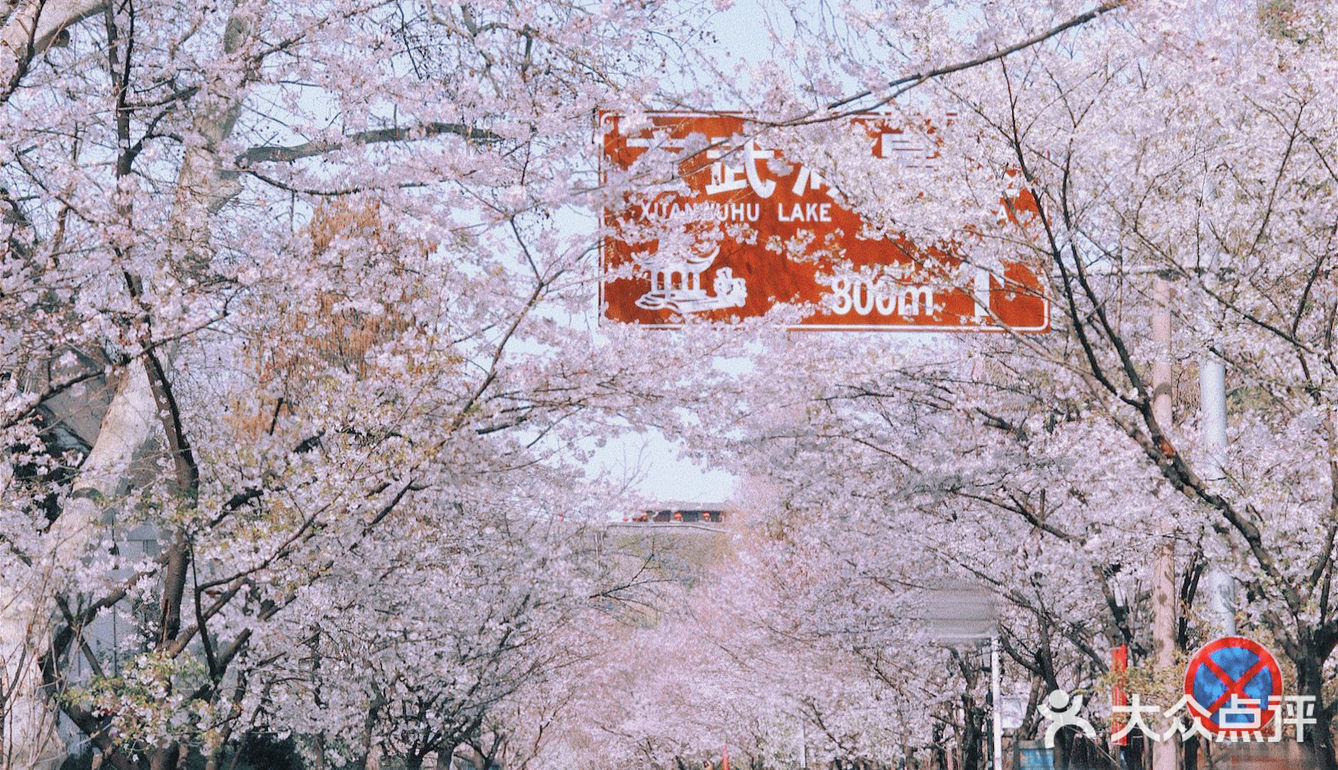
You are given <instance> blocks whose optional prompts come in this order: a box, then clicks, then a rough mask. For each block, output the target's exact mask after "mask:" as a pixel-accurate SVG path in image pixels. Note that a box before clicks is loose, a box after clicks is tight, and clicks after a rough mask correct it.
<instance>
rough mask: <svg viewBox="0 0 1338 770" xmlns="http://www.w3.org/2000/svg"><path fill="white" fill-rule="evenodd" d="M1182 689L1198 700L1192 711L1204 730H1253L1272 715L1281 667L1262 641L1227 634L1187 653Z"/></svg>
mask: <svg viewBox="0 0 1338 770" xmlns="http://www.w3.org/2000/svg"><path fill="white" fill-rule="evenodd" d="M1185 695H1187V696H1189V697H1190V698H1193V699H1194V702H1195V703H1197V704H1198V705H1199V707H1200V708H1199V710H1198V711H1199V713H1196V714H1192V716H1193V718H1195V719H1197V720H1198V722H1199V724H1200V725H1201V726H1202V727H1203V729H1205V730H1207V731H1208V732H1211V733H1222V732H1229V733H1240V732H1257V731H1260V730H1262V729H1263V727H1264V725H1266V724H1268V723H1269V721H1271V720H1272V719H1273V716H1274V714H1275V712H1276V711H1277V708H1278V704H1279V703H1280V701H1281V699H1282V671H1281V670H1280V669H1279V668H1278V662H1277V660H1276V659H1275V658H1274V657H1273V655H1272V653H1270V652H1269V651H1268V650H1266V649H1264V647H1263V645H1261V644H1259V643H1258V642H1255V641H1252V640H1250V639H1246V638H1245V637H1242V636H1226V637H1223V638H1221V639H1215V640H1213V641H1211V642H1209V643H1207V644H1205V645H1204V646H1203V647H1202V648H1200V649H1199V651H1198V652H1196V653H1194V657H1192V658H1190V659H1189V665H1188V666H1186V667H1185Z"/></svg>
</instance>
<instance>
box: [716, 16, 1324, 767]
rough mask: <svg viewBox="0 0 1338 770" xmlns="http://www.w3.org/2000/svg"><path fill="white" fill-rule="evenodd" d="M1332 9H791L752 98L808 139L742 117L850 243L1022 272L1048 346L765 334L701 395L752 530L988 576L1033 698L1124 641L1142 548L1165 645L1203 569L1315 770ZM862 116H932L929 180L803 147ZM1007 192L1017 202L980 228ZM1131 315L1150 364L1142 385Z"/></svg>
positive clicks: (1195, 613) (929, 571) (849, 553)
mask: <svg viewBox="0 0 1338 770" xmlns="http://www.w3.org/2000/svg"><path fill="white" fill-rule="evenodd" d="M1333 23H1334V18H1333V15H1332V9H1331V8H1329V7H1328V6H1326V5H1325V4H1320V3H1306V2H1267V3H1259V4H1257V5H1251V6H1250V7H1249V8H1247V9H1245V10H1244V11H1243V12H1242V10H1241V9H1239V8H1236V7H1234V6H1233V7H1231V8H1227V7H1216V6H1214V5H1213V4H1209V3H1184V4H1143V3H1128V4H1125V3H1108V4H1098V5H1089V4H1082V3H1054V4H1047V5H1046V6H1044V7H1039V6H1034V5H1033V6H1027V7H1025V8H1023V7H1013V6H1008V7H1003V6H993V5H991V6H982V7H972V8H970V9H967V8H964V7H958V6H957V5H956V4H953V3H943V4H937V3H929V4H921V5H915V6H898V7H897V8H895V9H887V10H881V9H880V10H874V11H869V10H867V9H864V10H851V11H850V12H849V13H847V14H845V15H844V16H841V15H839V14H837V15H834V16H821V17H809V16H805V15H804V14H802V13H801V12H798V11H797V12H796V13H795V14H794V19H793V24H794V25H796V27H797V28H798V29H799V30H800V32H798V33H796V34H794V35H793V36H788V37H786V38H785V39H783V40H781V41H779V44H780V45H783V46H788V48H786V49H785V51H786V55H785V56H782V57H778V58H777V59H776V61H775V63H772V64H770V65H767V68H766V73H767V75H768V77H769V78H770V81H771V82H773V83H775V84H776V85H775V86H774V88H773V89H772V90H770V91H768V92H767V97H768V98H767V100H766V101H765V102H760V103H757V104H756V105H755V106H756V109H757V110H758V112H759V114H764V115H767V116H769V117H770V118H772V119H773V122H774V123H775V124H777V125H778V126H784V125H785V124H789V125H791V126H794V125H795V124H799V123H809V122H818V123H823V124H826V125H823V127H822V128H821V129H818V130H811V129H795V130H793V131H790V130H785V129H783V128H780V127H778V128H774V129H769V130H770V131H771V133H770V134H767V133H766V130H764V129H765V124H761V126H760V127H759V131H763V133H764V135H768V136H771V135H774V137H775V139H774V141H775V143H777V144H782V143H783V144H784V145H785V147H786V150H787V154H788V155H793V156H795V157H798V158H800V159H802V160H804V162H805V163H813V164H817V165H816V166H815V167H817V168H820V169H822V173H823V175H824V178H826V179H828V180H829V181H830V182H831V183H832V186H833V188H834V189H835V190H837V191H838V192H837V194H838V195H840V196H841V198H842V199H843V200H844V201H845V202H846V203H847V204H848V205H852V206H855V207H857V208H858V209H859V210H860V211H861V213H862V215H863V216H864V217H865V218H866V220H867V221H869V222H871V223H872V224H873V227H874V228H875V229H876V231H878V232H895V233H903V234H905V235H906V236H908V237H909V238H910V239H911V240H913V241H915V242H919V243H955V244H958V245H959V246H960V251H961V252H962V253H963V254H965V255H967V257H968V260H969V261H968V264H970V265H971V267H972V268H973V269H974V268H975V267H984V268H987V269H991V270H995V271H997V270H999V262H998V260H999V258H1000V257H1006V256H1008V255H1019V254H1022V255H1025V254H1033V255H1037V256H1039V257H1041V258H1042V259H1043V263H1044V264H1046V265H1047V266H1048V268H1047V269H1048V277H1049V279H1048V286H1047V291H1048V294H1049V296H1050V298H1051V301H1052V311H1053V326H1054V330H1053V331H1052V332H1051V333H1050V334H1048V335H1044V336H1021V335H1009V334H1003V335H997V336H976V337H956V338H946V337H944V338H935V339H933V340H932V341H925V342H923V343H916V342H906V341H905V340H904V339H896V340H888V339H880V340H868V339H857V340H850V341H847V342H840V343H838V342H832V341H830V340H828V339H823V340H822V341H821V342H814V341H813V340H810V339H800V340H790V341H776V342H775V343H774V344H773V346H772V348H771V349H770V350H769V351H768V353H769V356H770V358H768V359H767V361H766V362H765V363H763V364H761V365H759V367H758V374H759V376H757V377H755V378H753V379H750V380H749V381H748V385H747V386H745V387H741V388H739V389H738V390H736V391H731V397H730V398H729V399H726V402H727V403H728V405H729V406H728V407H727V408H726V409H725V410H723V411H722V414H724V413H730V414H731V416H734V417H736V418H737V417H739V416H741V417H742V419H743V420H744V421H745V425H746V427H745V428H743V429H741V430H739V431H737V432H733V433H731V434H729V435H727V436H725V437H723V438H724V441H722V440H721V437H720V436H714V437H713V436H709V435H707V434H705V433H703V436H702V440H703V442H704V443H703V446H712V447H714V450H713V451H712V452H711V456H714V457H717V458H731V459H733V460H735V461H736V463H737V467H738V468H739V469H741V470H742V471H744V472H748V473H752V474H755V475H757V476H760V477H765V478H768V479H771V480H772V482H773V483H775V484H777V485H778V486H779V487H780V489H781V490H782V491H781V493H780V494H779V495H778V500H779V501H778V503H777V505H776V507H775V508H774V514H773V515H774V516H775V517H776V518H777V519H779V520H786V519H790V518H794V519H797V520H799V521H801V522H805V525H804V526H805V528H806V529H805V530H802V531H807V530H811V529H816V530H817V531H819V532H821V531H822V530H823V529H824V528H826V529H830V530H832V531H833V533H834V534H832V535H831V536H830V537H829V538H827V540H828V541H829V542H828V543H827V545H826V547H825V549H824V550H823V553H826V554H830V555H831V556H832V558H835V559H837V560H838V561H844V562H845V564H846V565H847V566H846V567H845V568H846V569H847V570H848V573H847V574H848V575H849V576H850V578H851V579H858V580H862V581H864V583H865V584H866V585H869V584H873V585H876V584H877V583H878V582H879V581H885V582H888V583H889V584H890V585H897V584H899V583H898V582H897V581H908V582H910V583H912V584H915V585H920V584H923V582H924V579H925V578H926V577H927V576H932V575H934V574H939V573H942V572H943V571H948V572H950V573H952V574H954V575H956V576H958V577H961V578H970V579H973V580H976V581H978V582H981V583H983V584H985V585H989V586H993V587H994V589H995V590H996V591H997V592H998V594H999V595H1000V597H1001V598H1002V599H1003V600H1005V602H1006V604H1007V606H1006V608H1005V611H1004V614H1003V617H1004V623H1003V633H1004V636H1005V642H1006V646H1007V648H1008V651H1009V653H1010V657H1011V658H1012V659H1013V662H1014V663H1015V664H1019V665H1021V666H1022V667H1023V668H1025V669H1027V670H1029V673H1030V674H1031V675H1033V676H1035V677H1036V678H1037V679H1038V680H1039V681H1041V682H1042V683H1043V684H1044V685H1046V686H1047V687H1053V686H1060V687H1073V686H1079V685H1084V686H1091V685H1093V684H1095V683H1096V682H1097V681H1098V679H1097V677H1098V675H1099V674H1101V673H1102V671H1103V670H1104V668H1105V661H1104V656H1105V647H1106V646H1107V645H1110V644H1118V643H1122V642H1127V643H1130V644H1131V645H1132V646H1133V649H1134V651H1135V654H1136V656H1137V655H1140V654H1146V652H1147V651H1148V650H1150V648H1151V639H1150V638H1149V630H1148V625H1149V623H1148V615H1149V599H1150V591H1151V587H1152V575H1151V572H1150V567H1151V564H1152V561H1153V554H1154V553H1155V550H1156V548H1157V547H1158V546H1159V545H1160V544H1161V543H1163V542H1171V543H1173V544H1174V546H1175V549H1176V562H1177V574H1178V575H1179V576H1180V578H1181V580H1180V585H1179V588H1180V591H1181V594H1182V600H1183V605H1184V606H1185V607H1188V608H1190V609H1189V611H1188V612H1187V614H1186V615H1185V616H1184V617H1183V618H1182V620H1181V623H1180V631H1179V634H1178V637H1179V639H1178V641H1179V643H1180V644H1181V645H1182V646H1188V648H1190V649H1192V648H1193V647H1194V646H1195V645H1196V644H1197V643H1199V642H1200V641H1203V640H1206V638H1209V636H1210V635H1211V634H1212V633H1213V629H1212V623H1211V622H1208V621H1207V620H1206V619H1205V618H1204V616H1203V614H1202V610H1201V605H1202V604H1204V603H1205V602H1204V601H1203V600H1202V599H1199V601H1198V602H1197V603H1196V602H1195V599H1196V597H1197V596H1200V595H1201V594H1202V589H1199V588H1198V583H1199V578H1200V576H1201V575H1202V574H1203V572H1204V570H1205V568H1206V565H1208V564H1214V565H1218V566H1220V567H1222V568H1224V569H1225V570H1226V571H1227V572H1229V573H1230V574H1232V575H1233V576H1234V577H1235V578H1236V580H1237V581H1238V582H1239V585H1240V590H1239V596H1240V598H1241V599H1242V600H1243V601H1242V602H1241V604H1240V605H1239V606H1238V608H1237V622H1238V623H1239V625H1240V627H1241V629H1242V631H1244V632H1246V633H1249V634H1251V635H1256V636H1260V637H1262V638H1264V639H1267V640H1269V641H1270V643H1272V644H1275V645H1276V647H1277V648H1278V649H1279V650H1281V651H1282V652H1283V653H1284V655H1285V657H1286V658H1287V659H1288V661H1289V662H1290V666H1291V672H1290V673H1289V675H1288V676H1289V682H1288V687H1289V688H1292V687H1294V688H1295V691H1296V692H1299V693H1301V694H1304V695H1309V696H1312V697H1315V698H1316V699H1317V700H1318V702H1319V707H1318V709H1317V712H1316V717H1317V719H1318V721H1319V729H1318V730H1317V731H1316V733H1315V734H1314V746H1315V749H1316V751H1317V754H1318V757H1319V761H1320V763H1321V766H1323V767H1333V766H1334V765H1335V761H1334V752H1333V745H1332V741H1333V737H1332V719H1333V714H1334V708H1335V704H1334V703H1333V700H1332V691H1331V683H1332V679H1333V672H1334V661H1333V657H1332V653H1333V649H1334V646H1335V644H1336V643H1338V634H1336V633H1335V632H1336V631H1338V626H1335V622H1338V621H1336V619H1335V608H1334V607H1333V603H1332V585H1331V583H1332V572H1333V569H1334V566H1333V565H1334V560H1333V543H1334V539H1333V538H1332V537H1331V532H1332V530H1333V527H1332V521H1333V510H1334V509H1333V500H1334V499H1335V497H1334V495H1333V490H1334V489H1335V488H1336V487H1335V484H1338V481H1335V479H1338V477H1335V475H1334V470H1333V468H1334V466H1333V463H1332V458H1333V454H1334V451H1335V450H1334V444H1333V437H1334V430H1335V423H1334V412H1333V403H1332V399H1331V398H1330V397H1329V393H1330V391H1331V387H1330V385H1331V379H1332V376H1333V373H1334V370H1333V368H1332V366H1331V359H1332V355H1333V353H1332V349H1333V348H1332V334H1331V330H1332V322H1333V312H1332V309H1333V307H1334V298H1333V297H1332V296H1331V294H1332V293H1331V291H1330V287H1331V284H1332V281H1331V280H1329V279H1330V263H1331V255H1332V236H1333V233H1334V225H1333V218H1332V215H1331V212H1332V208H1333V207H1332V201H1331V200H1330V196H1331V195H1332V191H1333V189H1334V182H1335V178H1334V176H1333V173H1332V166H1333V161H1332V155H1333V147H1334V139H1335V137H1334V135H1333V131H1332V126H1333V125H1334V120H1333V117H1334V114H1333V110H1334V107H1335V104H1334V102H1333V93H1332V89H1331V88H1328V87H1326V86H1325V85H1324V84H1325V83H1326V82H1327V79H1328V78H1329V74H1330V73H1331V71H1332V68H1333V61H1334V50H1333V48H1332V35H1331V34H1327V33H1328V31H1330V30H1331V29H1332V25H1333ZM819 39H820V40H822V41H823V44H822V45H821V46H813V47H812V48H810V46H811V44H812V42H813V41H814V40H819ZM819 49H821V50H822V51H823V52H824V53H823V55H822V56H818V55H816V54H813V55H809V54H808V52H809V51H817V50H819ZM828 51H837V52H839V53H836V54H831V55H829V54H828V53H827V52H828ZM889 73H892V74H894V75H896V77H890V76H889ZM899 73H911V74H909V75H907V76H906V77H904V78H903V77H900V74H899ZM852 79H853V80H856V81H858V82H860V83H865V84H868V88H867V90H865V91H864V92H863V93H858V91H859V89H858V88H856V89H852V88H850V87H849V86H848V83H849V82H850V80H852ZM852 93H858V95H856V96H851V94H852ZM877 107H882V108H886V109H890V110H892V111H893V114H897V113H903V114H906V115H907V123H908V125H909V124H914V123H915V120H918V116H922V115H925V114H941V115H948V114H951V115H952V117H951V119H944V120H943V121H941V122H939V123H936V124H935V130H934V133H933V135H932V136H925V137H924V141H925V142H926V143H927V144H928V145H929V146H933V147H934V148H935V149H936V152H937V157H938V161H937V164H936V165H933V166H932V167H925V168H913V167H912V168H894V167H890V166H889V165H888V164H882V165H880V164H879V162H878V161H877V160H875V159H868V158H863V157H858V156H851V155H838V154H834V153H825V152H824V147H823V145H822V144H821V143H818V142H815V141H814V137H816V136H819V135H822V133H823V132H825V133H826V134H827V135H830V134H831V133H832V129H831V128H830V125H829V124H831V123H832V119H833V118H834V117H839V116H840V114H841V113H843V112H845V111H852V110H860V109H872V108H877ZM796 115H798V116H800V117H798V118H796ZM787 136H789V137H795V136H797V137H798V138H786V137H787ZM806 148H807V149H806ZM806 152H807V154H805V153H806ZM833 158H836V159H833ZM1019 195H1029V196H1032V197H1034V199H1035V201H1036V203H1037V212H1038V213H1037V214H1036V215H1034V216H1027V215H1026V214H1025V212H1013V213H1014V214H1015V215H1016V216H1007V215H1005V212H1003V211H1001V209H1002V208H1003V205H1002V203H1001V202H1002V201H1004V200H1007V199H1010V198H1015V196H1019ZM1159 284H1161V285H1167V286H1169V288H1170V295H1169V296H1170V300H1169V301H1168V300H1167V299H1166V298H1165V297H1164V296H1163V295H1162V294H1161V293H1160V292H1159V289H1158V286H1159ZM1159 314H1165V315H1167V316H1169V317H1170V319H1171V320H1172V322H1173V328H1174V337H1173V339H1172V340H1171V348H1170V349H1171V354H1170V355H1171V356H1172V358H1173V363H1174V364H1177V365H1178V369H1179V374H1178V375H1176V376H1174V377H1173V378H1172V379H1171V380H1169V381H1166V382H1160V383H1159V382H1156V381H1155V380H1154V375H1153V370H1154V368H1155V365H1156V363H1157V361H1158V359H1160V358H1163V357H1164V356H1165V355H1166V354H1165V353H1163V347H1162V345H1161V344H1160V343H1158V342H1157V341H1156V339H1155V335H1154V328H1153V327H1154V323H1153V322H1154V320H1155V319H1156V316H1157V315H1159ZM1212 363H1224V364H1225V366H1226V369H1227V372H1228V382H1229V384H1230V390H1229V392H1228V404H1229V408H1228V411H1229V417H1230V428H1229V436H1230V444H1229V449H1228V450H1227V451H1225V452H1222V451H1220V450H1217V449H1215V448H1214V447H1213V446H1212V444H1211V443H1210V442H1207V441H1204V440H1203V439H1202V438H1201V437H1200V431H1201V428H1202V427H1203V420H1204V418H1202V417H1201V415H1200V413H1199V412H1200V410H1199V398H1198V396H1199V393H1198V388H1197V387H1196V386H1195V383H1194V374H1195V373H1196V370H1197V369H1198V368H1200V367H1201V366H1205V365H1208V364H1212ZM1158 388H1169V389H1171V390H1172V391H1173V393H1172V396H1173V398H1174V401H1175V412H1176V416H1175V419H1174V420H1173V421H1171V422H1168V421H1167V420H1166V418H1165V417H1164V416H1161V415H1159V414H1158V413H1157V411H1156V410H1155V409H1154V401H1155V397H1156V395H1157V393H1156V392H1155V391H1156V390H1157V389H1158ZM808 522H818V523H813V524H809V523H808ZM809 536H810V537H816V535H809ZM852 593H853V594H854V595H855V596H865V595H867V594H868V590H862V591H858V592H854V591H852ZM853 604H854V600H853V599H852V606H853ZM1196 606H1197V607H1200V609H1194V608H1195V607H1196Z"/></svg>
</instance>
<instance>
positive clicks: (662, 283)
mask: <svg viewBox="0 0 1338 770" xmlns="http://www.w3.org/2000/svg"><path fill="white" fill-rule="evenodd" d="M600 124H601V129H602V130H603V132H604V133H603V141H604V167H603V171H604V178H605V180H606V181H607V179H608V176H609V173H610V171H612V170H614V169H618V170H627V169H629V168H631V167H632V165H633V163H634V162H636V161H637V159H639V158H641V157H642V156H643V155H644V154H645V153H647V152H650V151H657V152H667V153H671V154H672V155H671V157H673V158H674V159H675V162H676V163H677V169H678V179H676V180H674V183H673V184H667V185H661V186H659V188H658V190H659V191H658V192H652V193H647V194H645V195H641V196H638V197H636V198H635V199H628V200H627V201H626V202H625V205H623V206H621V207H615V208H612V209H606V210H605V211H604V212H603V223H604V225H605V228H606V233H607V235H606V237H605V238H604V241H603V244H602V247H603V248H602V257H603V266H604V270H605V275H606V279H605V281H604V283H603V284H602V289H601V298H600V299H601V304H602V306H603V318H605V319H607V320H610V321H616V322H623V323H635V324H640V325H644V326H651V327H672V326H678V325H681V324H682V323H684V322H686V321H687V320H688V319H693V318H700V319H706V320H713V321H728V320H733V319H741V318H746V317H755V316H760V315H763V314H765V313H766V312H767V311H769V310H771V309H772V308H773V307H775V306H777V305H780V304H787V305H796V306H800V307H802V308H804V310H803V313H804V316H803V318H802V320H801V321H800V322H799V323H798V325H797V326H798V327H799V328H823V329H849V330H876V329H884V330H887V329H890V330H905V331H914V330H923V331H1003V330H1005V329H1007V330H1011V331H1016V332H1026V333H1040V332H1046V331H1049V329H1050V305H1049V301H1048V298H1047V294H1046V290H1045V284H1044V281H1043V280H1042V278H1041V275H1042V271H1041V269H1040V268H1039V266H1038V265H1036V264H1035V263H1033V262H1028V261H1027V260H1026V259H1023V258H1022V257H1021V256H1019V257H1018V258H1017V259H1014V260H1011V261H1010V260H1003V261H1002V262H1001V263H999V266H998V267H996V268H994V269H990V268H987V267H984V266H980V267H974V266H971V265H968V266H966V269H963V264H964V262H965V260H964V258H963V256H962V254H961V251H962V250H963V248H964V247H962V246H959V245H953V244H947V243H942V244H932V245H923V244H913V243H911V242H909V241H908V240H906V239H905V238H886V237H882V236H876V235H871V234H869V232H868V229H867V228H866V224H865V222H864V221H862V220H861V218H860V217H859V215H858V214H856V213H855V212H853V211H851V210H849V209H848V208H846V207H844V206H843V205H841V203H840V202H839V201H838V200H837V198H836V197H835V196H834V195H833V192H832V190H831V188H830V187H829V186H828V185H827V183H826V181H825V180H824V179H823V178H822V176H821V174H820V173H818V172H817V171H815V170H814V169H810V168H807V167H805V166H803V165H801V164H799V163H789V162H787V161H785V159H784V158H783V157H781V154H780V152H779V151H777V150H775V149H772V148H768V147H765V146H763V145H762V144H760V143H759V142H758V140H756V139H752V138H749V134H748V128H749V127H748V122H747V120H746V119H745V118H744V117H743V116H741V115H733V114H695V113H669V112H665V113H653V114H651V115H649V116H648V118H647V121H645V122H643V123H642V125H641V127H639V128H637V129H636V130H629V129H627V128H626V125H627V119H626V118H625V117H623V116H621V115H617V114H613V113H605V114H603V115H601V119H600ZM851 124H852V125H854V126H858V127H860V128H862V129H863V131H864V133H866V134H867V136H868V146H869V148H870V153H871V154H872V155H873V156H874V157H875V158H878V159H880V162H886V163H889V164H895V163H906V164H926V163H931V162H932V161H933V158H934V157H935V150H934V149H933V147H932V146H929V147H925V146H923V144H924V141H925V138H926V137H929V136H932V131H925V132H909V131H905V130H904V129H903V128H900V127H897V126H895V125H893V124H892V123H890V122H889V119H888V118H887V117H886V116H879V115H862V116H857V117H855V118H852V119H851ZM1008 203H1009V204H1010V205H1008V206H1003V205H1002V201H1001V210H1006V211H1007V212H1008V213H1007V216H1008V217H1009V218H1010V219H1012V220H1014V221H1015V217H1014V214H1015V212H1017V211H1028V210H1030V211H1035V204H1034V202H1033V201H1032V200H1031V199H1030V196H1023V197H1022V198H1019V199H1015V200H1012V201H1009V202H1008Z"/></svg>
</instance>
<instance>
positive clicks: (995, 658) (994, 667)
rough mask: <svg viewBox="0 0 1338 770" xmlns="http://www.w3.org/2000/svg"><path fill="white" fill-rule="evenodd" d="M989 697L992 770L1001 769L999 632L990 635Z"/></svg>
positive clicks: (1001, 733)
mask: <svg viewBox="0 0 1338 770" xmlns="http://www.w3.org/2000/svg"><path fill="white" fill-rule="evenodd" d="M990 697H991V699H992V700H993V701H994V718H993V719H992V720H990V721H992V722H993V723H994V770H1003V721H1002V716H1003V715H1002V713H1001V712H1002V711H1003V709H1002V708H1001V706H1002V703H1003V701H1002V700H1001V699H1000V698H1001V696H1000V694H999V634H998V632H997V631H996V632H995V634H994V636H991V637H990Z"/></svg>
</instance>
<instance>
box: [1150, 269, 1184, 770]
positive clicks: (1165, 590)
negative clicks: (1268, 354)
mask: <svg viewBox="0 0 1338 770" xmlns="http://www.w3.org/2000/svg"><path fill="white" fill-rule="evenodd" d="M1152 294H1153V297H1152V300H1153V305H1154V306H1153V309H1152V339H1153V344H1154V345H1155V346H1156V357H1155V358H1154V359H1153V363H1152V416H1153V418H1155V420H1156V422H1157V425H1158V426H1160V428H1161V430H1162V432H1163V433H1169V432H1170V429H1171V420H1172V418H1173V417H1174V415H1173V414H1172V412H1171V285H1170V284H1169V283H1168V282H1167V281H1166V278H1165V277H1164V276H1162V275H1157V276H1156V277H1155V278H1154V279H1153V284H1152ZM1172 534H1173V532H1172V528H1171V525H1170V522H1168V521H1166V520H1165V519H1163V520H1162V521H1161V522H1160V523H1159V526H1158V527H1157V539H1158V543H1157V553H1156V556H1155V558H1154V560H1153V567H1152V651H1153V652H1152V655H1153V664H1154V665H1155V666H1156V667H1157V668H1158V669H1159V670H1162V671H1164V670H1166V669H1169V668H1170V667H1171V666H1172V665H1174V664H1175V625H1176V619H1177V618H1176V615H1177V609H1178V608H1177V604H1178V603H1179V602H1178V596H1177V592H1176V587H1175V541H1174V540H1173V539H1172V537H1171V536H1172ZM1152 768H1153V770H1176V768H1177V762H1176V744H1175V743H1173V742H1167V743H1162V744H1159V745H1157V746H1155V747H1153V751H1152Z"/></svg>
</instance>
